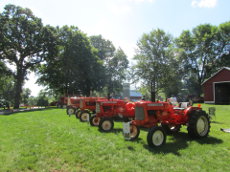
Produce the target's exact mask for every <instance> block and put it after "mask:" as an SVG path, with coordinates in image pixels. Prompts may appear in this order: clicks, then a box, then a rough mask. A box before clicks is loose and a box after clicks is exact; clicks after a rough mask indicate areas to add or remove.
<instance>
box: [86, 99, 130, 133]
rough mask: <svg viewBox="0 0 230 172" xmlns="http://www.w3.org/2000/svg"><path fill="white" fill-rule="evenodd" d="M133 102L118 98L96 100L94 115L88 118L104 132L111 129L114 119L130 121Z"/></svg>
mask: <svg viewBox="0 0 230 172" xmlns="http://www.w3.org/2000/svg"><path fill="white" fill-rule="evenodd" d="M134 106H135V104H134V103H131V102H126V101H124V100H119V99H109V100H98V101H97V104H96V115H94V116H92V117H91V118H90V124H91V125H92V126H99V129H100V130H101V131H104V132H108V131H111V130H112V129H113V127H114V120H115V121H131V120H132V119H134V112H135V111H134Z"/></svg>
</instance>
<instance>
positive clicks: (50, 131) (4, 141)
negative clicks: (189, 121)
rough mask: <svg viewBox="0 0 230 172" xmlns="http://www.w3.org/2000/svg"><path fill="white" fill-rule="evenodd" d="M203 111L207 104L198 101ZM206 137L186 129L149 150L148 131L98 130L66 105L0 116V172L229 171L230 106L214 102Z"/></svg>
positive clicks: (119, 126)
mask: <svg viewBox="0 0 230 172" xmlns="http://www.w3.org/2000/svg"><path fill="white" fill-rule="evenodd" d="M202 107H203V108H204V109H206V110H207V108H208V107H209V106H208V105H202ZM215 107H216V109H217V112H216V117H215V118H214V119H213V122H212V123H211V132H210V134H209V137H207V138H205V139H201V140H191V139H190V138H189V137H188V135H187V130H186V127H182V130H181V132H180V133H178V134H176V135H174V136H167V141H166V144H165V145H164V146H163V147H161V148H155V149H150V148H149V147H148V145H147V141H146V135H147V132H145V131H141V134H140V138H139V139H138V140H137V141H134V142H130V141H125V140H124V138H123V135H122V123H115V130H114V131H113V132H111V133H101V132H99V131H98V129H97V128H96V127H91V126H90V125H89V124H88V123H81V122H80V121H79V120H76V118H75V117H74V116H71V117H68V116H67V115H66V112H65V110H64V109H48V110H42V111H36V112H24V113H16V114H13V115H8V116H4V115H1V116H0V171H1V172H5V171H13V172H14V171H51V172H59V171H60V172H64V171H66V172H69V171H76V172H79V171H83V172H84V171H109V172H112V171H119V172H122V171H137V172H142V171H154V172H155V171H160V172H164V171H170V172H172V171H177V172H178V171H199V172H200V171H220V172H222V171H230V165H229V162H230V133H224V132H222V131H220V128H230V106H217V105H216V106H215Z"/></svg>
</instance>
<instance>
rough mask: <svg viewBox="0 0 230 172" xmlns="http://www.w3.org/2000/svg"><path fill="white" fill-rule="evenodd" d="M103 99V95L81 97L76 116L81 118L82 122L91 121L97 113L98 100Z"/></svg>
mask: <svg viewBox="0 0 230 172" xmlns="http://www.w3.org/2000/svg"><path fill="white" fill-rule="evenodd" d="M101 99H102V100H103V99H105V98H101V97H81V98H80V106H79V109H78V110H77V111H76V113H75V114H76V118H79V119H80V121H81V122H87V121H89V118H90V116H91V115H92V114H95V113H96V101H97V100H101Z"/></svg>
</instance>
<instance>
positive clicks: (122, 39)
mask: <svg viewBox="0 0 230 172" xmlns="http://www.w3.org/2000/svg"><path fill="white" fill-rule="evenodd" d="M9 3H11V4H15V5H19V6H21V7H24V8H25V7H27V8H30V9H31V10H32V11H33V13H34V14H35V15H36V16H37V17H40V18H41V19H42V21H43V23H44V24H49V25H52V26H63V25H74V26H77V27H78V28H79V29H80V30H82V31H83V32H85V33H86V34H87V35H88V36H90V35H98V34H101V35H102V36H103V37H104V38H105V39H109V40H111V41H112V42H113V44H114V45H115V46H116V47H121V48H122V49H123V50H124V52H125V53H126V54H127V55H128V58H129V59H132V57H133V55H134V54H135V48H136V43H137V41H138V40H139V39H140V37H141V36H142V34H143V33H149V32H150V31H151V30H153V29H156V28H160V29H163V30H164V31H166V32H167V33H170V34H172V35H173V36H174V37H177V36H179V35H180V33H181V32H182V31H183V30H191V29H192V28H194V27H196V26H197V25H199V24H205V23H210V24H213V25H219V24H220V23H224V22H226V21H230V10H229V9H230V0H0V10H1V11H2V10H3V7H4V6H5V5H6V4H9ZM30 78H31V79H30V81H29V82H27V83H26V87H31V86H32V85H33V83H34V82H35V78H36V77H34V76H33V75H32V76H31V77H30ZM32 78H33V79H32ZM32 88H34V90H33V89H32ZM31 89H32V91H33V95H36V94H37V92H38V90H39V87H37V86H33V87H31Z"/></svg>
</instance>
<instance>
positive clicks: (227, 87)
mask: <svg viewBox="0 0 230 172" xmlns="http://www.w3.org/2000/svg"><path fill="white" fill-rule="evenodd" d="M202 87H203V90H204V103H215V104H230V68H228V67H224V68H222V69H220V70H219V71H218V72H216V73H215V74H214V75H213V76H211V77H210V78H208V79H207V80H206V81H205V82H203V83H202Z"/></svg>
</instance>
